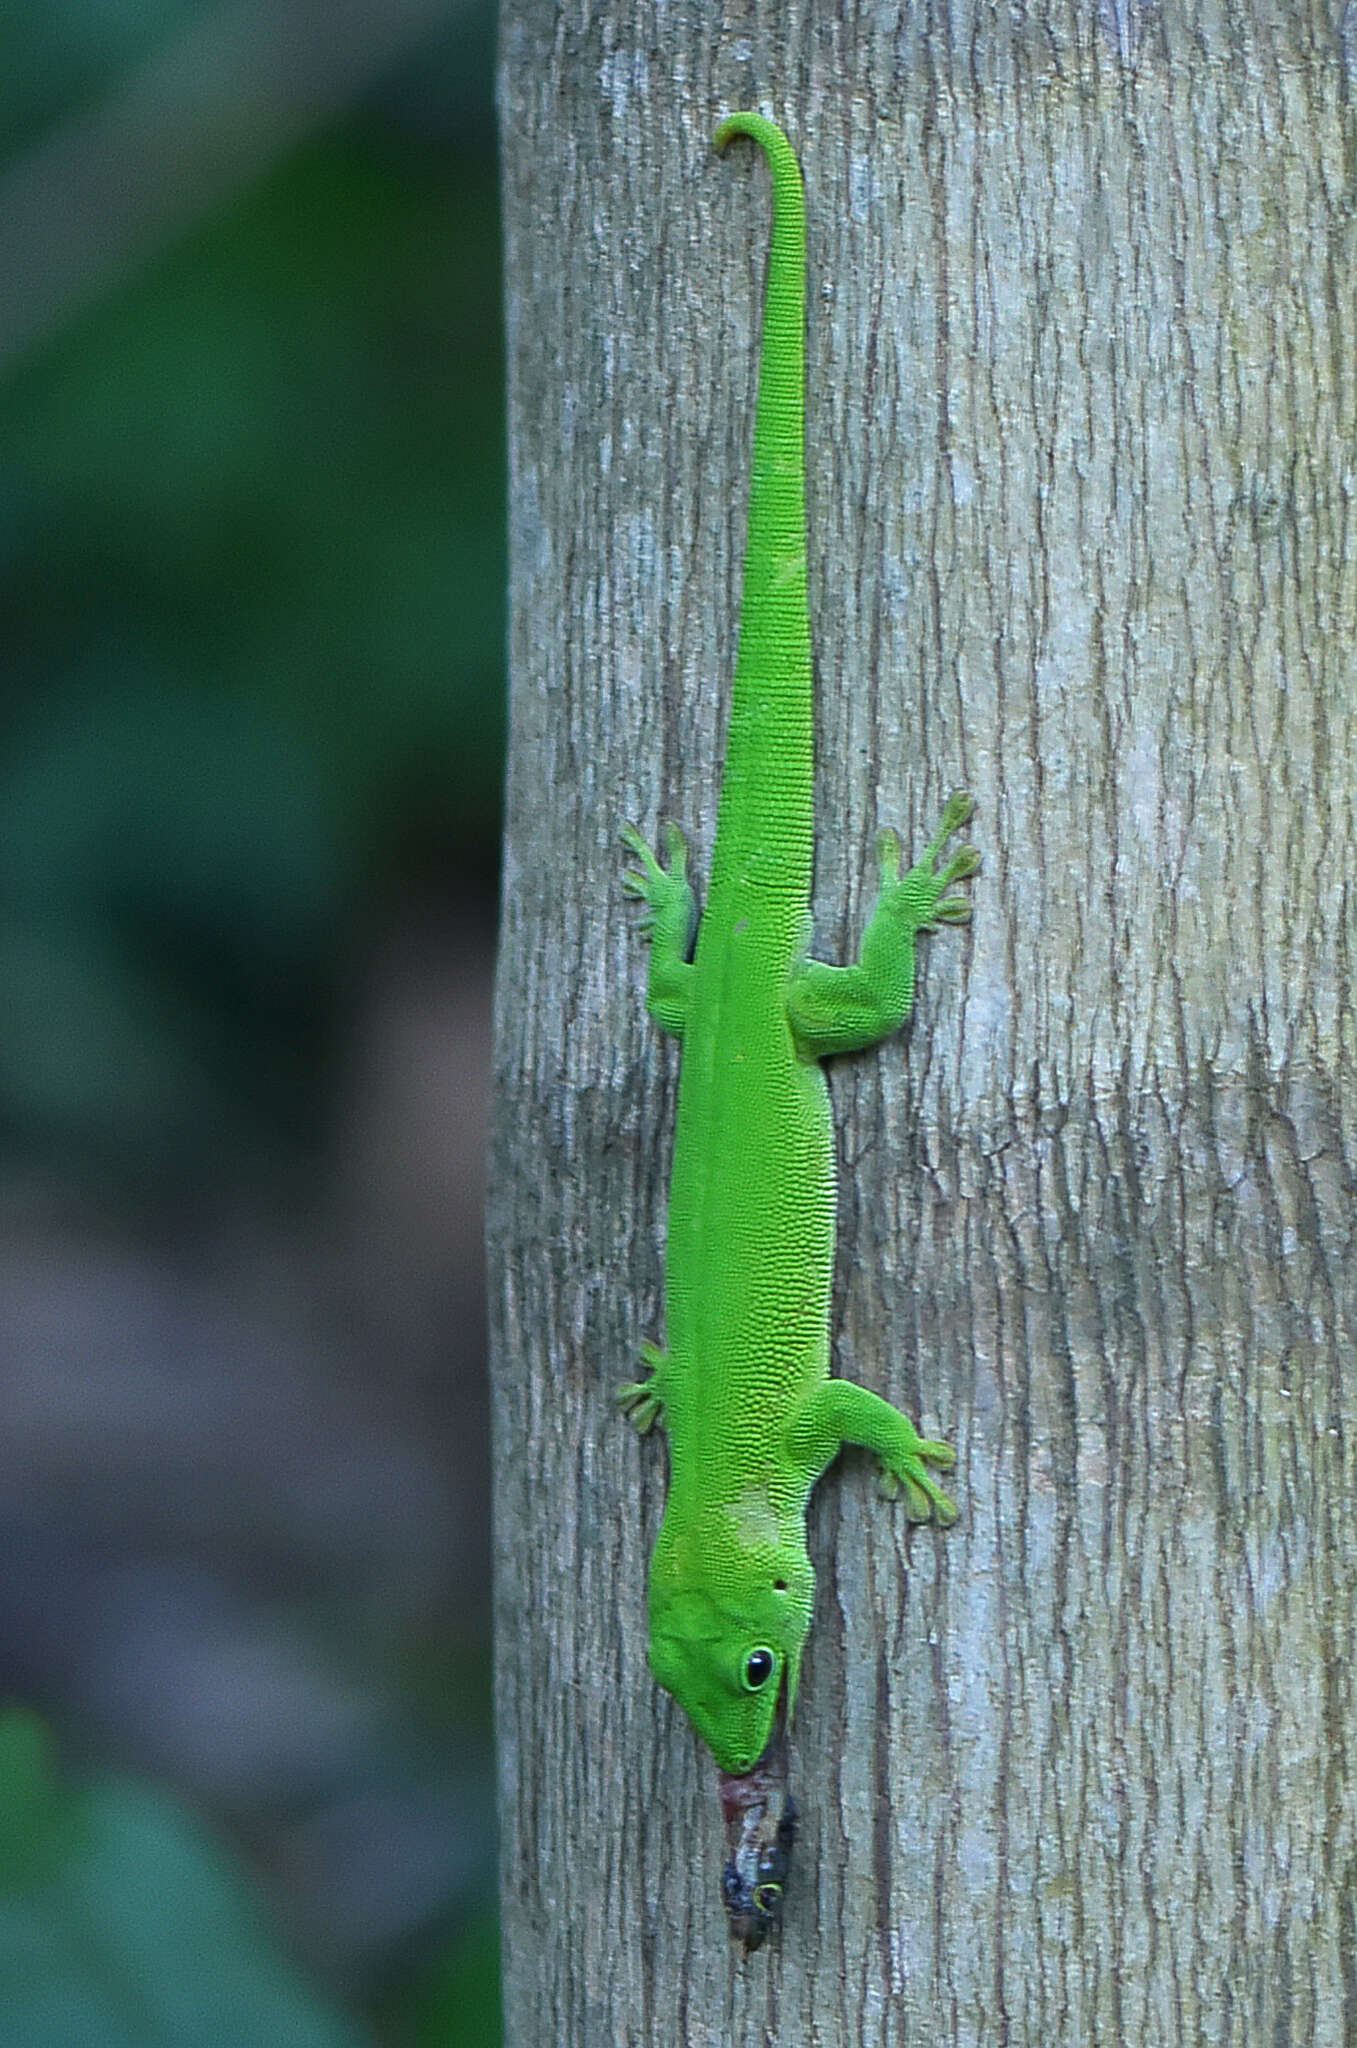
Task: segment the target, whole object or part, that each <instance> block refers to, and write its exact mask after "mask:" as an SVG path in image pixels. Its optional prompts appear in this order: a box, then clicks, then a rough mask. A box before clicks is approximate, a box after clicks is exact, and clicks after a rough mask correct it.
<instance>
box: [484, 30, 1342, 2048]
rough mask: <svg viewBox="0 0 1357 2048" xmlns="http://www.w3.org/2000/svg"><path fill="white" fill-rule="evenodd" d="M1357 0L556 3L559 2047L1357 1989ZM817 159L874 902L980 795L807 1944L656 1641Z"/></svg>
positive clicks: (543, 312)
mask: <svg viewBox="0 0 1357 2048" xmlns="http://www.w3.org/2000/svg"><path fill="white" fill-rule="evenodd" d="M1355 20H1357V16H1354V12H1353V9H1352V8H1348V9H1346V10H1342V9H1340V7H1339V6H1338V5H1337V0H1334V4H1325V5H1313V4H1305V0H1297V4H1295V5H1293V6H1289V7H1286V8H1279V7H1273V6H1270V5H1267V6H1265V5H1263V4H1262V0H1256V4H1245V5H1243V6H1236V5H1226V4H1224V0H1221V4H1219V5H1215V4H1210V0H1201V4H1196V5H1194V4H1192V0H1164V4H1163V5H1162V6H1158V5H1154V4H1150V0H1142V4H1137V0H1102V4H1097V0H1088V4H1087V5H1085V6H1083V7H1081V8H1078V9H1074V8H1070V7H1067V6H1065V5H1063V4H1056V0H1031V4H1029V5H1026V6H1002V7H1000V6H990V5H980V4H977V0H954V4H952V5H950V6H948V5H944V4H941V0H920V4H917V5H911V6H908V7H903V6H896V5H892V4H885V5H880V6H869V5H866V4H852V0H850V4H848V5H846V6H845V7H843V8H837V7H836V8H821V7H818V6H815V5H813V4H811V0H801V4H795V5H791V4H789V5H774V4H771V0H767V4H736V5H732V6H728V7H725V8H723V9H721V10H719V11H716V12H714V11H713V10H711V9H710V8H708V7H706V6H700V5H697V4H696V0H668V4H663V0H650V4H643V5H641V6H639V7H636V6H632V5H624V4H622V0H598V4H593V0H564V4H562V5H560V6H559V7H557V8H546V7H543V6H541V5H531V4H528V0H505V6H504V11H503V48H502V75H501V100H502V115H503V147H504V172H505V217H506V230H507V248H508V257H507V263H508V269H507V299H508V319H509V343H510V396H509V403H510V438H511V460H512V508H513V509H512V576H513V590H512V619H511V648H512V692H513V702H512V759H511V764H510V772H509V826H508V844H507V852H506V867H505V895H504V930H503V954H502V960H501V967H500V979H499V994H498V1055H497V1057H498V1090H499V1109H498V1124H497V1136H496V1139H495V1156H494V1162H493V1201H492V1215H491V1259H492V1269H493V1271H492V1302H493V1313H494V1316H495V1361H494V1373H495V1406H496V1426H497V1476H498V1501H497V1530H496V1544H497V1564H498V1613H499V1629H500V1635H499V1679H498V1684H499V1693H498V1711H499V1729H500V1742H501V1755H502V1790H503V1831H504V1846H503V1903H504V1932H505V1951H506V1993H507V2012H508V2027H509V2040H510V2042H511V2043H512V2044H514V2048H536V2044H539V2043H546V2042H564V2043H572V2044H574V2043H578V2044H581V2048H586V2044H587V2048H592V2044H596V2043H600V2042H616V2043H635V2044H649V2043H668V2042H680V2041H681V2042H684V2043H691V2044H711V2048H716V2044H718V2043H719V2044H722V2048H726V2044H736V2048H740V2044H749V2043H755V2042H765V2041H770V2040H773V2039H780V2040H785V2041H788V2042H793V2041H795V2042H805V2043H823V2044H838V2043H844V2044H859V2043H862V2044H871V2048H878V2044H890V2048H896V2044H905V2043H917V2042H924V2041H927V2042H928V2043H930V2044H953V2043H955V2044H957V2048H962V2044H964V2048H981V2044H983V2048H988V2044H990V2043H994V2044H999V2043H1013V2044H1025V2043H1031V2044H1036V2043H1041V2044H1043V2048H1049V2044H1051V2043H1068V2044H1071V2048H1087V2044H1090V2043H1107V2044H1109V2048H1110V2044H1121V2043H1126V2042H1129V2043H1136V2044H1141V2048H1159V2044H1164V2048H1168V2044H1173V2048H1180V2044H1183V2043H1213V2044H1214V2043H1230V2044H1240V2048H1243V2044H1261V2043H1267V2044H1270V2048H1272V2044H1285V2043H1291V2042H1295V2043H1306V2044H1310V2043H1315V2044H1319V2048H1339V2044H1342V2043H1350V2042H1352V2041H1354V2040H1357V1827H1355V1824H1354V1798H1353V1794H1354V1785H1353V1774H1354V1766H1355V1765H1357V1728H1354V1715H1353V1706H1354V1702H1353V1672H1354V1661H1355V1659H1357V1640H1354V1639H1355V1637H1357V1525H1355V1521H1354V1503H1357V1370H1355V1369H1354V1356H1353V1350H1354V1334H1355V1330H1354V1325H1355V1324H1357V1202H1355V1200H1354V1193H1355V1188H1357V1012H1355V1010H1354V994H1353V983H1354V973H1355V972H1357V890H1355V881H1354V878H1355V877H1357V497H1355V495H1354V494H1355V492H1357V286H1355V284H1354V280H1357V227H1355V225H1354V224H1355V222H1357V211H1355V202H1357V123H1355V122H1354V113H1353V108H1352V105H1351V97H1350V96H1351V94H1352V91H1353V87H1354V83H1355V82H1357V27H1354V21H1355ZM746 105H752V106H757V107H759V108H761V109H763V110H764V111H766V112H769V113H772V114H774V115H776V116H777V117H778V118H779V119H780V120H781V121H782V122H783V124H784V126H785V127H786V128H787V131H788V133H789V135H790V136H791V138H792V140H793V142H794V144H795V146H796V147H797V149H798V151H799V153H800V156H801V159H802V163H803V167H804V170H805V175H806V184H807V195H808V205H809V247H810V271H811V275H810V297H809V304H810V348H809V364H808V404H809V430H808V465H809V476H808V496H809V521H810V573H811V602H812V618H813V624H814V636H815V647H816V659H817V669H818V719H819V725H818V748H819V767H818V781H817V790H816V815H817V821H818V828H817V829H818V847H819V855H818V864H817V876H816V914H817V949H818V950H821V951H823V952H824V953H825V954H826V956H827V957H837V958H845V957H848V956H849V954H850V952H851V950H852V948H853V946H854V944H855V942H856V936H857V933H858V932H859V930H860V928H861V920H862V915H863V911H864V908H865V902H866V900H867V899H868V897H869V895H870V889H871V874H870V865H871V864H870V843H871V837H872V834H873V831H874V830H875V828H876V827H877V825H878V824H879V823H882V822H886V821H895V822H898V823H900V824H901V825H902V826H903V827H904V828H905V830H906V834H907V837H909V838H910V839H912V841H913V843H915V844H918V843H919V840H920V838H921V835H922V832H923V830H924V829H925V828H926V826H927V825H928V824H929V823H930V822H931V820H932V818H933V817H934V815H935V813H936V811H937V809H938V806H939V804H940V802H941V800H942V798H943V797H944V795H945V793H946V791H947V790H948V789H949V788H950V787H952V786H953V785H954V784H956V783H965V784H966V785H967V786H968V787H969V788H970V789H971V790H973V792H974V793H975V795H976V798H977V805H978V808H977V815H976V818H975V820H974V824H973V827H972V832H971V836H972V837H974V839H975V841H976V843H977V844H978V845H979V847H980V848H981V851H982V854H983V856H984V863H985V865H984V870H983V872H982V874H981V875H980V876H979V877H978V878H977V880H976V882H975V883H974V884H973V897H974V906H975V909H974V924H973V927H972V929H971V932H970V933H969V934H965V933H963V934H957V933H943V934H940V935H939V936H938V937H937V938H935V939H933V940H931V941H930V942H929V946H928V951H927V954H926V957H925V960H924V964H923V972H922V980H921V989H920V995H919V1000H918V1005H917V1009H916V1013H915V1018H914V1021H913V1024H912V1026H911V1028H910V1030H909V1031H908V1032H907V1033H906V1034H905V1036H904V1038H903V1039H901V1040H899V1041H896V1042H892V1043H890V1044H888V1045H887V1046H886V1047H885V1048H884V1049H883V1050H882V1051H881V1052H880V1053H878V1054H871V1055H867V1056H865V1057H863V1058H861V1059H857V1060H851V1061H841V1062H839V1063H837V1065H836V1067H835V1068H834V1070H833V1073H832V1078H831V1087H832V1091H833V1096H834V1104H835V1115H836V1123H837V1128H838V1131H839V1138H840V1162H841V1174H842V1192H841V1201H840V1251H839V1275H838V1284H837V1292H836V1311H835V1325H836V1348H837V1349H836V1355H837V1360H838V1364H839V1367H840V1369H841V1370H843V1371H845V1372H850V1373H852V1374H853V1375H854V1376H855V1377H858V1378H860V1379H863V1380H865V1381H866V1382H867V1383H868V1384H869V1385H873V1386H876V1387H879V1388H880V1389H881V1390H882V1391H883V1392H886V1393H888V1394H889V1395H890V1396H891V1397H892V1398H893V1399H895V1400H897V1401H899V1402H900V1403H901V1404H902V1405H904V1406H906V1407H907V1408H909V1409H910V1410H911V1412H913V1413H914V1414H915V1415H916V1416H917V1417H918V1419H919V1420H920V1422H921V1424H922V1425H923V1426H924V1427H925V1428H926V1430H927V1432H928V1433H929V1434H930V1435H943V1436H947V1437H949V1438H951V1439H952V1441H953V1442H955V1443H956V1445H957V1448H958V1452H959V1458H960V1463H959V1471H958V1474H957V1487H958V1498H959V1499H960V1501H961V1502H962V1519H961V1522H960V1524H959V1526H958V1528H957V1529H956V1530H955V1531H953V1532H951V1533H950V1534H948V1535H947V1536H945V1537H942V1536H938V1535H936V1534H933V1533H931V1532H925V1533H914V1534H909V1533H907V1530H906V1527H905V1524H904V1522H903V1521H902V1520H901V1519H900V1517H899V1516H898V1514H893V1513H892V1511H891V1510H890V1508H889V1507H888V1506H887V1505H886V1504H885V1503H883V1502H881V1501H879V1500H878V1499H877V1498H876V1497H875V1492H874V1483H873V1475H872V1473H871V1471H870V1469H869V1468H868V1465H867V1463H866V1461H865V1460H858V1459H854V1458H847V1459H845V1460H844V1461H843V1463H842V1464H841V1465H840V1466H839V1467H837V1468H836V1469H835V1470H834V1471H833V1472H832V1473H831V1474H830V1475H829V1476H828V1477H827V1479H826V1480H825V1481H824V1482H822V1484H821V1487H820V1489H819V1492H818V1495H817V1498H816V1502H815V1506H814V1510H813V1514H812V1532H811V1551H812V1556H813V1558H814V1559H815V1562H816V1565H817V1567H818V1570H819V1575H820V1577H819V1592H818V1598H817V1610H816V1621H815V1626H814V1629H813V1631H812V1635H811V1639H810V1644H809V1649H808V1654H807V1660H806V1666H805V1670H804V1675H803V1681H802V1692H801V1698H800V1702H799V1705H798V1709H797V1715H796V1722H795V1726H794V1730H793V1737H794V1758H795V1770H794V1778H793V1783H794V1786H795V1789H796V1791H797V1794H798V1797H799V1799H800V1802H801V1805H802V1808H803V1813H804V1817H805V1826H804V1833H803V1837H802V1841H801V1843H800V1846H799V1850H798V1863H797V1868H796V1871H795V1873H794V1878H793V1884H794V1889H793V1891H792V1893H791V1896H790V1899H789V1903H788V1916H787V1928H786V1934H785V1937H784V1940H783V1944H782V1947H781V1951H780V1952H779V1953H770V1952H767V1951H765V1952H764V1953H763V1954H761V1955H759V1956H756V1957H754V1958H753V1959H752V1960H750V1961H749V1962H747V1963H746V1962H741V1961H739V1960H737V1958H736V1957H735V1956H734V1955H733V1954H732V1953H731V1952H730V1949H729V1946H728V1943H727V1940H726V1936H725V1930H724V1925H723V1918H722V1912H721V1906H720V1900H719V1892H718V1886H719V1875H720V1864H721V1855H722V1849H721V1834H720V1825H719V1819H718V1814H717V1806H716V1795H715V1781H714V1773H713V1769H712V1766H711V1763H710V1760H709V1759H708V1758H707V1757H706V1756H705V1754H703V1753H702V1752H701V1751H700V1750H699V1748H698V1745H697V1742H696V1740H695V1738H694V1737H693V1736H692V1735H691V1734H690V1732H689V1730H688V1728H687V1726H686V1724H685V1723H684V1722H683V1721H682V1719H681V1717H680V1716H679V1715H678V1713H677V1711H676V1710H675V1709H674V1708H673V1707H672V1705H671V1704H670V1703H669V1701H668V1700H667V1699H666V1698H665V1697H664V1696H663V1695H662V1694H660V1693H659V1692H657V1690H656V1689H655V1688H654V1686H653V1684H652V1682H651V1680H650V1678H649V1676H648V1673H647V1670H646V1666H645V1658H644V1640H645V1626H644V1585H645V1569H646V1560H647V1556H648V1552H649V1548H650V1544H651V1542H652V1540H653V1537H654V1533H655V1528H656V1523H657V1518H658V1513H659V1508H660V1504H661V1500H662V1494H663V1483H664V1473H663V1460H662V1457H661V1455H660V1453H659V1451H658V1448H657V1447H655V1446H652V1445H650V1444H638V1442H637V1441H636V1439H635V1438H634V1437H633V1436H632V1435H631V1433H630V1432H629V1431H628V1430H627V1429H626V1428H625V1427H623V1426H622V1425H621V1424H620V1423H619V1422H618V1421H616V1420H615V1419H614V1417H613V1415H612V1414H611V1412H610V1407H609V1399H610V1393H611V1389H612V1387H613V1385H614V1383H615V1382H617V1381H618V1380H621V1379H623V1378H626V1377H629V1376H630V1375H631V1368H632V1361H633V1358H634V1354H635V1349H636V1345H637V1342H638V1340H639V1339H640V1338H641V1337H643V1336H646V1335H656V1334H658V1331H659V1281H660V1261H661V1248H662V1242H663V1238H662V1232H663V1219H664V1190H665V1183H666V1174H667V1167H668V1157H669V1133H670V1130H671V1120H672V1108H673V1089H674V1078H675V1073H676V1056H675V1053H674V1051H673V1049H672V1047H670V1046H668V1045H666V1044H664V1043H662V1042H661V1041H660V1039H659V1038H658V1036H657V1034H656V1032H655V1031H654V1030H653V1029H652V1027H651V1026H650V1025H649V1023H648V1021H647V1019H646V1018H645V1016H644V1013H643V1010H642V1004H641V993H642V987H643V982H644V975H645V966H644V959H643V950H642V947H641V944H640V942H639V940H638V938H637V936H636V935H635V932H634V930H633V929H631V928H630V926H629V920H628V918H627V916H626V915H625V914H624V910H623V904H622V898H621V895H620V892H619V888H618V884H617V872H618V851H617V843H616V832H617V827H618V825H619V823H620V822H621V821H622V820H623V819H626V818H633V819H635V820H636V821H637V822H638V823H639V824H641V825H642V826H643V827H644V828H645V829H646V830H647V831H648V832H650V831H653V830H654V828H655V825H656V823H657V820H658V819H659V818H660V817H661V816H664V815H669V816H674V817H677V818H679V819H681V820H682V821H683V823H684V824H685V825H686V826H687V827H688V828H689V830H690V835H691V839H692V844H693V848H694V854H695V860H696V864H697V866H698V869H699V872H700V871H701V868H702V865H703V863H704V861H705V858H706V855H707V854H708V852H709V850H710V846H711V836H712V827H713V820H714V814H715V800H716V792H717V783H718V774H719V762H720V753H721V742H722V735H723V723H724V715H725V714H724V707H725V702H726V687H727V679H728V678H729V675H730V672H731V667H732V661H733V654H734V631H735V621H736V609H737V598H738V578H739V565H740V552H741V548H742V544H743V516H744V501H745V478H746V466H747V459H748V448H749V436H750V430H751V426H752V417H753V394H754V378H755V369H756V356H755V350H756V340H757V334H758V327H759V297H760V290H761V281H762V274H763V264H764V256H765V250H766V243H767V224H768V190H767V179H766V177H765V175H764V173H763V169H762V166H761V164H760V163H759V162H758V161H757V160H756V157H755V154H754V152H753V151H747V152H740V153H736V152H734V151H732V152H731V154H730V156H729V157H728V158H726V159H717V158H716V157H715V156H713V154H712V152H711V149H710V135H711V131H712V129H713V127H714V126H715V124H716V121H717V119H718V118H719V117H720V116H721V115H722V114H723V113H725V112H727V111H729V110H731V109H733V108H735V107H740V106H746Z"/></svg>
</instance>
